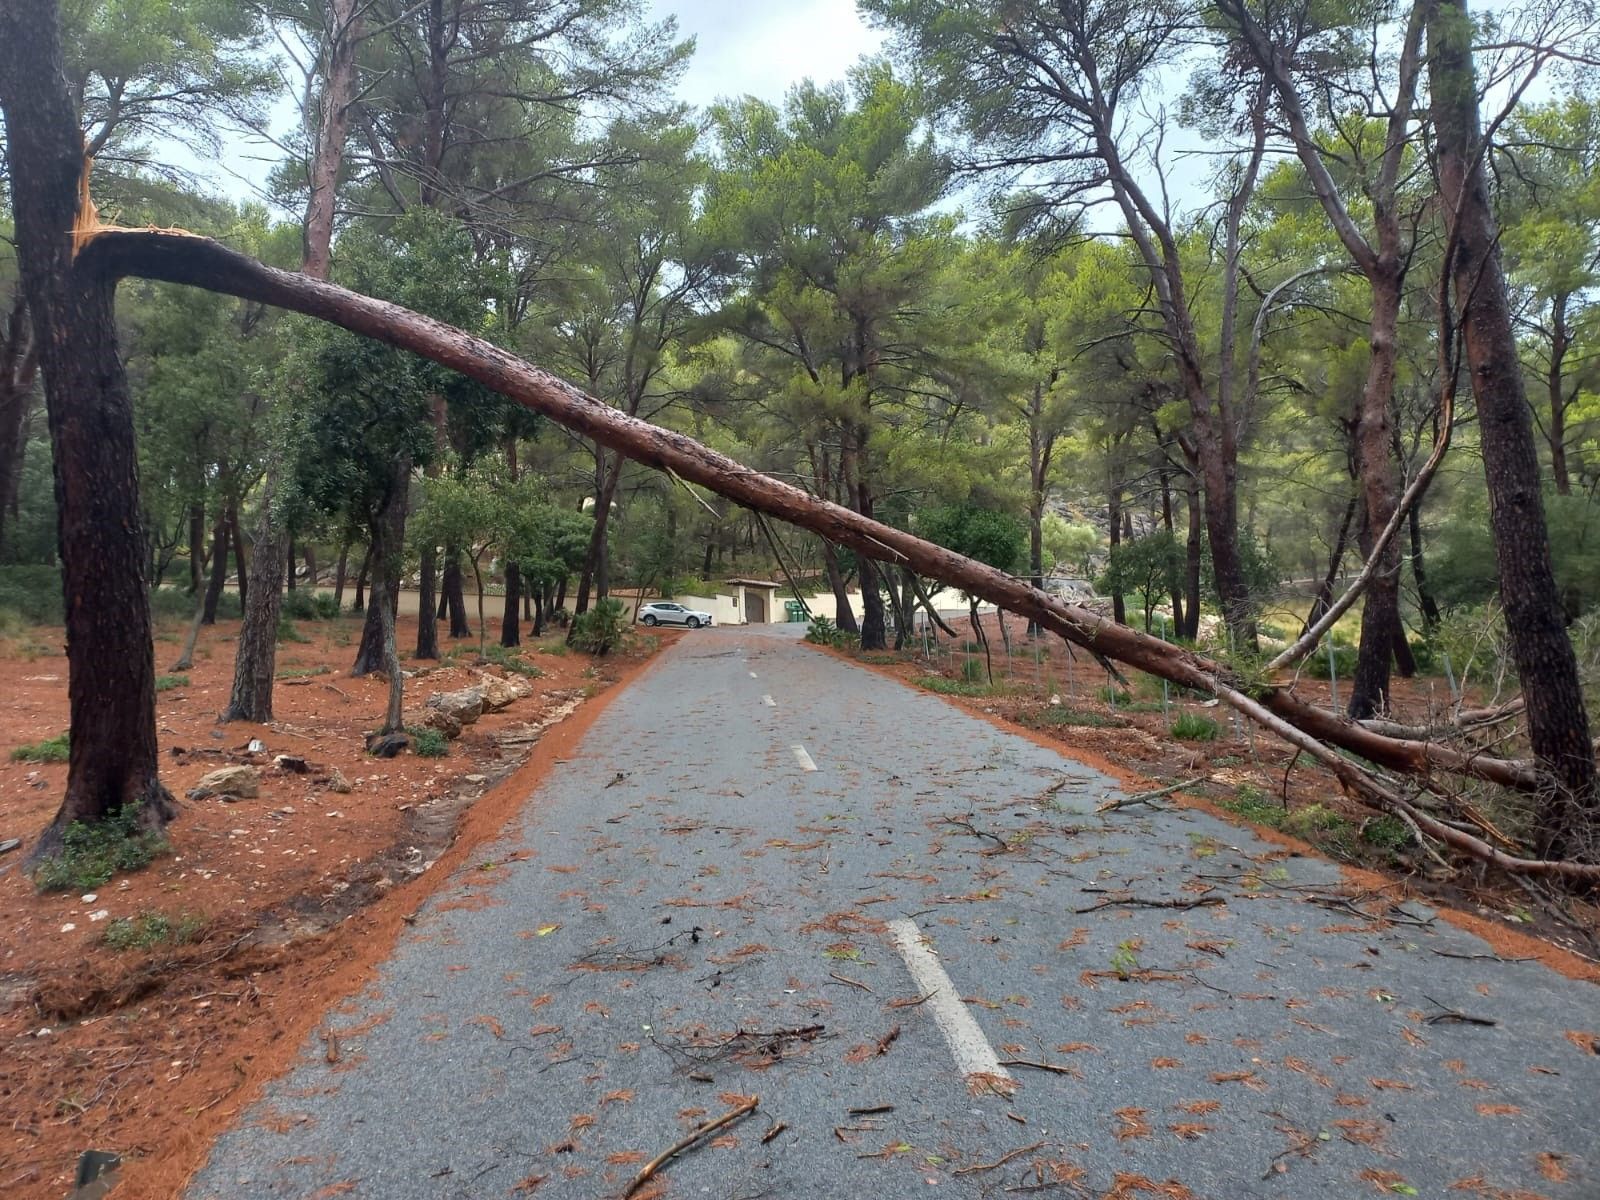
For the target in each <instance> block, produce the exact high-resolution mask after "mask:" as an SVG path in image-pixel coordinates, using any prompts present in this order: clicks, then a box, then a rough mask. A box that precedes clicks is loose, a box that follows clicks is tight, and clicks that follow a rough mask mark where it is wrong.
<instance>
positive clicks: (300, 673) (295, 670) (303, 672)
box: [273, 663, 328, 679]
mask: <svg viewBox="0 0 1600 1200" xmlns="http://www.w3.org/2000/svg"><path fill="white" fill-rule="evenodd" d="M327 673H328V667H327V666H326V665H324V664H321V663H319V664H318V665H316V666H314V667H289V668H287V669H286V670H282V671H279V672H278V673H277V674H276V675H274V676H273V678H274V679H308V678H310V677H311V676H313V675H326V674H327Z"/></svg>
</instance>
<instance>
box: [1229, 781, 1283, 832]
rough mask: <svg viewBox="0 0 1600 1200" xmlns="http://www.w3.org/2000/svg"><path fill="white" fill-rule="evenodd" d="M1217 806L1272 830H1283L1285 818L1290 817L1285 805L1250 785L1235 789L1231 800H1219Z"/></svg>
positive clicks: (1243, 784) (1242, 784)
mask: <svg viewBox="0 0 1600 1200" xmlns="http://www.w3.org/2000/svg"><path fill="white" fill-rule="evenodd" d="M1217 804H1218V805H1219V806H1220V807H1222V808H1225V809H1227V810H1228V811H1229V812H1231V813H1237V814H1238V815H1239V816H1241V817H1243V818H1244V819H1245V820H1246V821H1253V822H1254V823H1255V824H1257V825H1265V826H1267V827H1268V828H1270V829H1282V828H1283V822H1284V818H1285V817H1287V816H1288V815H1289V814H1288V811H1287V810H1286V809H1285V808H1284V807H1283V805H1281V804H1279V803H1278V802H1277V801H1276V800H1273V799H1271V798H1270V797H1269V796H1268V795H1267V794H1266V793H1265V792H1263V791H1262V790H1261V789H1260V788H1258V787H1256V786H1255V785H1254V784H1249V783H1241V784H1240V785H1239V786H1238V787H1237V788H1236V789H1234V793H1233V798H1232V799H1231V800H1219V801H1217Z"/></svg>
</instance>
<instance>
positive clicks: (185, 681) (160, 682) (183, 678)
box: [156, 675, 189, 692]
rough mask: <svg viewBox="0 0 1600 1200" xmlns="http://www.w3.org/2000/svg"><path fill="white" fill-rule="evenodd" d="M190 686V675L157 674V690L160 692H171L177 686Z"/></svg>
mask: <svg viewBox="0 0 1600 1200" xmlns="http://www.w3.org/2000/svg"><path fill="white" fill-rule="evenodd" d="M188 686H189V677H188V676H187V675H157V676H156V691H158V692H170V691H173V690H174V689H176V688H186V687H188Z"/></svg>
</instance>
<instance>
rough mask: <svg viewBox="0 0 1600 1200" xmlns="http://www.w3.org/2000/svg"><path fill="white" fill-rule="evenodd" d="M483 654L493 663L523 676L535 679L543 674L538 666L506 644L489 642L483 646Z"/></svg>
mask: <svg viewBox="0 0 1600 1200" xmlns="http://www.w3.org/2000/svg"><path fill="white" fill-rule="evenodd" d="M483 656H484V657H485V658H487V659H488V660H489V661H490V662H492V663H494V665H495V666H497V667H501V668H503V669H504V670H507V671H512V672H514V673H516V674H518V675H522V676H525V677H527V678H528V679H537V678H539V676H541V675H543V674H544V672H543V671H541V670H540V669H539V668H538V667H536V666H534V665H533V664H532V663H531V662H529V661H528V660H527V659H525V658H523V657H522V655H521V654H519V653H517V652H516V651H515V650H512V649H510V648H509V647H507V646H502V645H500V644H499V643H498V642H491V643H490V644H489V645H487V646H485V647H484V648H483Z"/></svg>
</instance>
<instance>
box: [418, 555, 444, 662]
mask: <svg viewBox="0 0 1600 1200" xmlns="http://www.w3.org/2000/svg"><path fill="white" fill-rule="evenodd" d="M437 563H438V551H436V550H435V549H434V548H433V547H432V546H424V547H423V548H422V563H421V565H420V568H419V574H420V575H421V580H420V582H419V583H418V584H417V652H416V657H417V658H438V657H439V618H438V616H437V615H436V611H435V605H434V599H433V581H434V575H435V572H436V571H437Z"/></svg>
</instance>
